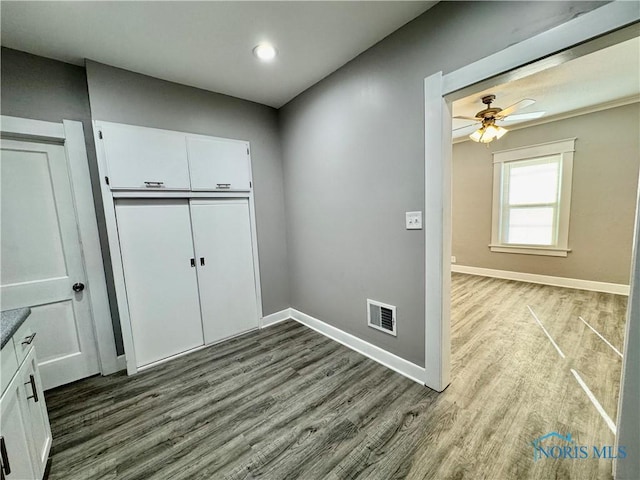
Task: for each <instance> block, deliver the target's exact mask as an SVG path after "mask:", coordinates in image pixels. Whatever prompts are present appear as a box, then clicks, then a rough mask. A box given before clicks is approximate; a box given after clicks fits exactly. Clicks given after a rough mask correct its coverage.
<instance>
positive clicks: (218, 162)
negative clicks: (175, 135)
mask: <svg viewBox="0 0 640 480" xmlns="http://www.w3.org/2000/svg"><path fill="white" fill-rule="evenodd" d="M187 152H188V155H189V169H190V174H191V189H192V190H249V188H250V177H251V173H250V166H249V146H248V144H247V143H246V142H241V141H237V140H227V139H222V138H206V137H187Z"/></svg>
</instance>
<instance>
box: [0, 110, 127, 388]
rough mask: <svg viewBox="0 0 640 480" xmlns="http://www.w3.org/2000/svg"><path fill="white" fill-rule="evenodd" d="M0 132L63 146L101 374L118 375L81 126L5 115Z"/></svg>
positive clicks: (0, 124) (76, 122)
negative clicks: (116, 373)
mask: <svg viewBox="0 0 640 480" xmlns="http://www.w3.org/2000/svg"><path fill="white" fill-rule="evenodd" d="M0 132H1V135H2V137H3V138H8V139H12V140H24V141H30V142H50V143H55V144H58V145H63V146H64V149H65V153H66V158H67V169H68V172H69V180H70V183H71V190H72V191H71V195H72V198H73V204H74V208H75V215H76V219H77V225H78V235H79V237H80V244H81V246H82V251H81V254H82V263H83V266H84V270H85V276H86V279H87V288H86V292H87V294H88V295H89V310H90V313H91V321H92V328H93V332H94V339H95V343H96V348H97V350H98V361H99V365H100V372H101V373H102V375H109V374H111V373H115V372H117V371H118V370H120V368H119V367H118V357H117V353H116V343H115V337H114V333H113V325H112V322H111V310H110V308H109V298H108V295H107V283H106V279H105V270H104V264H103V261H102V250H101V248H100V238H99V235H98V222H97V217H96V209H95V205H94V202H93V193H92V188H91V177H90V175H89V160H88V157H87V149H86V145H85V140H84V128H83V126H82V122H78V121H73V120H63V121H62V122H61V123H55V122H45V121H42V120H33V119H28V118H19V117H10V116H5V115H2V116H0Z"/></svg>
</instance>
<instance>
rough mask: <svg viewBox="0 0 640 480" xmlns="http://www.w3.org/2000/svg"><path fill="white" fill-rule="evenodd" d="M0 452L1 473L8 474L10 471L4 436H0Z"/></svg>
mask: <svg viewBox="0 0 640 480" xmlns="http://www.w3.org/2000/svg"><path fill="white" fill-rule="evenodd" d="M0 454H1V455H2V473H3V474H6V475H9V474H10V473H11V465H9V455H8V454H7V445H6V444H5V442H4V437H0Z"/></svg>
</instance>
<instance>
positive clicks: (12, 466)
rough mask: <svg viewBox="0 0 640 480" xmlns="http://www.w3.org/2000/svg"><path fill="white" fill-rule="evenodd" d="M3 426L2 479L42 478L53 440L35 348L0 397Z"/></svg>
mask: <svg viewBox="0 0 640 480" xmlns="http://www.w3.org/2000/svg"><path fill="white" fill-rule="evenodd" d="M0 426H1V430H0V447H1V448H0V453H1V455H0V462H1V468H0V472H1V476H2V478H3V479H5V478H6V479H7V480H11V479H15V480H31V479H33V480H36V479H41V478H42V477H43V475H44V472H45V468H46V464H47V459H48V457H49V451H50V449H51V440H52V438H51V428H50V426H49V417H48V415H47V407H46V405H45V401H44V394H43V390H42V383H41V381H40V375H39V373H38V368H37V362H36V357H35V349H34V348H33V347H32V348H31V351H30V352H29V353H28V355H27V357H26V358H25V359H24V361H23V362H22V363H21V365H20V367H19V368H18V371H17V372H16V373H15V376H14V377H13V380H11V382H10V383H9V385H8V387H7V388H6V390H5V391H4V393H3V394H2V398H0Z"/></svg>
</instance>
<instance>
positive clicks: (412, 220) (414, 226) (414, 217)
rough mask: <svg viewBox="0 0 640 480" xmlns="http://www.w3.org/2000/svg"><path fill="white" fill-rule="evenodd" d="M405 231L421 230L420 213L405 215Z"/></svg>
mask: <svg viewBox="0 0 640 480" xmlns="http://www.w3.org/2000/svg"><path fill="white" fill-rule="evenodd" d="M406 224H407V230H422V212H407V213H406Z"/></svg>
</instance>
